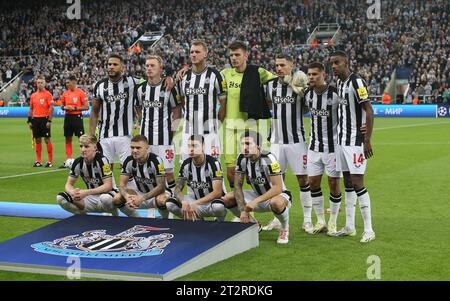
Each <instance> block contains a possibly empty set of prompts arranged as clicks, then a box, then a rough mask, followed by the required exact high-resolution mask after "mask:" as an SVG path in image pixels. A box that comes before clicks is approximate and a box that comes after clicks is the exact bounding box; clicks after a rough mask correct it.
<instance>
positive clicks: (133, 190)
mask: <svg viewBox="0 0 450 301" xmlns="http://www.w3.org/2000/svg"><path fill="white" fill-rule="evenodd" d="M130 179H133V181H130ZM119 191H120V193H118V194H116V195H115V197H114V205H115V206H116V207H118V208H119V209H120V210H121V211H122V212H124V213H125V214H126V215H128V216H133V217H139V215H138V214H137V212H136V211H135V210H134V209H137V208H141V209H150V208H158V210H159V212H160V214H161V216H162V217H163V218H167V217H168V214H169V213H168V211H167V208H166V205H165V203H166V200H167V197H169V196H171V195H172V194H171V193H170V192H169V191H168V190H166V177H165V173H164V164H163V162H162V160H161V158H159V157H158V156H157V155H155V154H153V153H151V152H149V145H148V140H147V138H146V137H145V136H143V135H137V136H134V137H133V138H132V139H131V156H129V157H127V158H126V159H125V162H124V163H123V166H122V174H121V175H120V186H119Z"/></svg>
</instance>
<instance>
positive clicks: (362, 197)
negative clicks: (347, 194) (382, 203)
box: [356, 187, 373, 232]
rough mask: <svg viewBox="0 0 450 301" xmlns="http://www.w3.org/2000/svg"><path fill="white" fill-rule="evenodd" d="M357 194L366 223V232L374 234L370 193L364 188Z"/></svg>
mask: <svg viewBox="0 0 450 301" xmlns="http://www.w3.org/2000/svg"><path fill="white" fill-rule="evenodd" d="M356 194H357V195H358V199H359V207H360V210H361V215H362V218H363V221H364V232H373V229H372V215H371V212H370V196H369V192H368V191H367V189H366V188H365V187H363V188H362V189H361V190H359V191H358V192H357V193H356Z"/></svg>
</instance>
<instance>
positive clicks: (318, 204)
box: [311, 188, 325, 224]
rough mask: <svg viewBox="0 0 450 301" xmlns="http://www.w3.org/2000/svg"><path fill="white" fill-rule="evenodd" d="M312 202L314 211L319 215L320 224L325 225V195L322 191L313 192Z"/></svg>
mask: <svg viewBox="0 0 450 301" xmlns="http://www.w3.org/2000/svg"><path fill="white" fill-rule="evenodd" d="M311 200H312V204H313V207H314V211H315V212H316V215H317V222H318V223H319V224H325V214H324V209H323V194H322V190H321V189H320V188H319V190H314V191H313V190H311Z"/></svg>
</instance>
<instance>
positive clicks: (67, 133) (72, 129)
mask: <svg viewBox="0 0 450 301" xmlns="http://www.w3.org/2000/svg"><path fill="white" fill-rule="evenodd" d="M83 134H84V125H83V116H82V115H81V114H77V115H74V114H71V115H69V114H67V115H66V117H64V137H72V136H74V135H75V136H78V137H80V136H81V135H83Z"/></svg>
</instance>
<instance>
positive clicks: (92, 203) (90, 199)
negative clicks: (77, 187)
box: [83, 193, 114, 212]
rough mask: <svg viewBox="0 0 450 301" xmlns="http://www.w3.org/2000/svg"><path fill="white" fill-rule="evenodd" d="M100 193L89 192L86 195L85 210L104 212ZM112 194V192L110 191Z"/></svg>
mask: <svg viewBox="0 0 450 301" xmlns="http://www.w3.org/2000/svg"><path fill="white" fill-rule="evenodd" d="M100 195H101V194H91V195H88V196H86V197H85V198H84V199H83V201H84V211H86V212H106V210H105V208H104V207H103V203H102V201H101V200H100ZM111 195H112V196H114V195H113V193H111Z"/></svg>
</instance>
